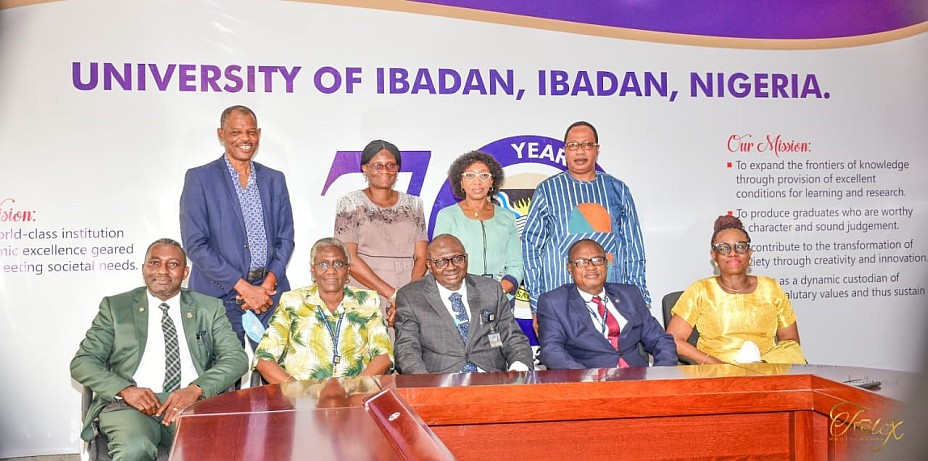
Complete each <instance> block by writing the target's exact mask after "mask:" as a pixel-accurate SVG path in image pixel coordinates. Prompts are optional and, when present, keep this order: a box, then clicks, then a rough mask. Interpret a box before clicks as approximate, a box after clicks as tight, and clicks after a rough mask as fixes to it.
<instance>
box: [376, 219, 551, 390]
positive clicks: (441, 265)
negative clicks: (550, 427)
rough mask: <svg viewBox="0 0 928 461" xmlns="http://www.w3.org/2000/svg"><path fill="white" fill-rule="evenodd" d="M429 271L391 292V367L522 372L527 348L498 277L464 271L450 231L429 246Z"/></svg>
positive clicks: (458, 243)
mask: <svg viewBox="0 0 928 461" xmlns="http://www.w3.org/2000/svg"><path fill="white" fill-rule="evenodd" d="M427 255H428V256H427V257H428V259H427V260H426V265H427V266H428V268H429V274H427V275H426V276H425V277H423V278H421V279H419V280H417V281H415V282H412V283H409V284H408V285H406V286H404V287H402V288H400V289H399V290H398V291H397V293H396V321H395V323H394V328H395V329H396V344H395V347H394V355H395V356H396V368H397V370H398V371H399V372H400V373H403V374H415V373H459V372H465V373H468V372H474V371H505V370H516V371H526V370H529V369H530V368H531V366H532V349H531V347H530V346H529V343H528V338H526V337H525V334H524V333H522V330H521V329H520V328H519V325H518V324H517V323H516V321H515V318H514V317H513V315H512V309H511V308H510V306H509V299H508V298H507V297H506V294H505V293H503V290H502V288H501V287H500V284H499V282H497V281H495V280H493V279H491V278H486V277H481V276H477V275H470V274H468V273H467V253H465V252H464V245H463V244H461V241H460V240H458V239H457V238H456V237H454V236H453V235H450V234H442V235H439V236H437V237H435V238H434V239H433V240H432V243H430V244H429V246H428V251H427Z"/></svg>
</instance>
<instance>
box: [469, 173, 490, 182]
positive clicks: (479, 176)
mask: <svg viewBox="0 0 928 461" xmlns="http://www.w3.org/2000/svg"><path fill="white" fill-rule="evenodd" d="M461 177H462V178H464V179H466V180H467V181H468V182H474V181H476V180H478V179H479V180H480V182H487V181H489V180H491V179H493V175H492V174H490V173H487V172H486V171H484V172H483V173H474V172H473V171H465V172H463V173H461Z"/></svg>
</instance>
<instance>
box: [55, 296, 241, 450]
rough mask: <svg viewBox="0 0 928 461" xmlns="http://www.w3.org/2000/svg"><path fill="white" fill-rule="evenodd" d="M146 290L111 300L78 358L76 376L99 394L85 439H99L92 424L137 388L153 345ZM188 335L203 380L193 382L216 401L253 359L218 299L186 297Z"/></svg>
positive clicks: (74, 366)
mask: <svg viewBox="0 0 928 461" xmlns="http://www.w3.org/2000/svg"><path fill="white" fill-rule="evenodd" d="M146 290H147V288H146V287H139V288H136V289H134V290H132V291H128V292H126V293H122V294H118V295H115V296H107V297H105V298H103V301H101V302H100V311H99V312H98V313H97V316H96V317H95V318H94V319H93V324H92V325H91V326H90V329H89V330H87V335H86V336H85V337H84V340H83V341H81V345H80V347H79V348H78V350H77V354H75V356H74V358H73V359H72V360H71V377H72V378H74V380H75V381H77V382H79V383H81V384H82V385H84V386H86V387H89V388H90V389H91V390H93V392H94V398H93V402H91V404H90V409H89V411H88V412H87V417H86V419H85V420H84V428H83V431H82V432H81V438H83V439H84V440H88V441H89V440H92V439H93V435H94V434H93V430H92V429H91V427H90V423H91V422H92V421H93V420H94V419H95V418H96V417H97V415H99V414H100V412H101V411H102V410H103V407H105V406H106V405H108V404H110V403H112V402H113V401H114V400H115V398H116V394H118V393H119V392H120V391H122V390H123V389H125V388H126V387H128V386H134V385H135V381H133V379H132V377H133V376H134V375H135V371H136V370H137V369H138V367H139V362H141V360H142V354H144V353H145V345H146V343H147V342H148V315H149V311H151V309H149V306H148V295H147V293H146ZM180 306H181V318H182V319H183V332H184V336H185V337H186V338H187V346H188V347H189V349H190V356H191V358H192V360H193V365H194V367H195V368H196V370H197V373H198V374H199V377H198V378H197V379H196V380H194V381H192V382H191V383H181V386H185V385H187V384H196V385H197V386H199V387H200V389H203V398H206V397H211V396H214V395H216V394H218V393H220V392H222V391H224V390H225V389H227V388H228V387H229V386H230V385H231V384H232V383H233V382H235V381H236V380H237V379H239V378H241V377H242V375H243V374H244V373H245V371H246V370H247V368H248V359H247V358H246V356H245V351H244V350H243V348H242V344H241V343H240V342H239V341H238V338H237V337H236V336H235V333H234V332H233V331H232V326H231V325H230V324H229V320H228V318H226V311H225V307H224V306H223V305H222V302H221V301H220V300H218V299H216V298H211V297H209V296H204V295H201V294H199V293H194V292H192V291H189V290H187V289H181V292H180Z"/></svg>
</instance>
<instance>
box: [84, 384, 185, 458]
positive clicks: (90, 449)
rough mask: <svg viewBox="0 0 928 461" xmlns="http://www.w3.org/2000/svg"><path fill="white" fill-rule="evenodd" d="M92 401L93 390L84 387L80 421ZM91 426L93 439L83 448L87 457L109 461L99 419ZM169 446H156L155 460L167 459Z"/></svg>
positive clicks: (106, 444) (107, 443) (85, 414)
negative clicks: (156, 455)
mask: <svg viewBox="0 0 928 461" xmlns="http://www.w3.org/2000/svg"><path fill="white" fill-rule="evenodd" d="M92 401H93V391H92V390H90V388H89V387H84V388H83V390H82V391H81V421H83V420H84V418H85V417H86V416H87V411H88V410H90V402H92ZM91 426H92V427H93V435H94V437H93V440H91V441H90V442H88V443H87V444H86V447H85V449H86V450H87V458H86V459H89V460H91V461H98V460H99V461H110V460H112V459H113V458H110V454H109V450H108V445H109V441H108V440H107V439H106V436H105V435H103V433H102V432H100V421H99V420H96V419H95V420H94V421H93V422H92V423H91ZM170 451H171V448H170V447H165V446H161V447H158V457H157V458H155V459H156V460H157V461H167V460H168V456H169V455H170V454H171V453H170Z"/></svg>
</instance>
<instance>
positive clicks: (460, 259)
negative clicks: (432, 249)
mask: <svg viewBox="0 0 928 461" xmlns="http://www.w3.org/2000/svg"><path fill="white" fill-rule="evenodd" d="M464 261H467V254H466V253H465V254H460V255H455V256H452V257H450V258H439V259H433V260H432V265H433V266H435V268H436V269H444V268H446V267H448V263H451V264H454V265H455V266H457V267H461V266H462V265H464Z"/></svg>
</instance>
